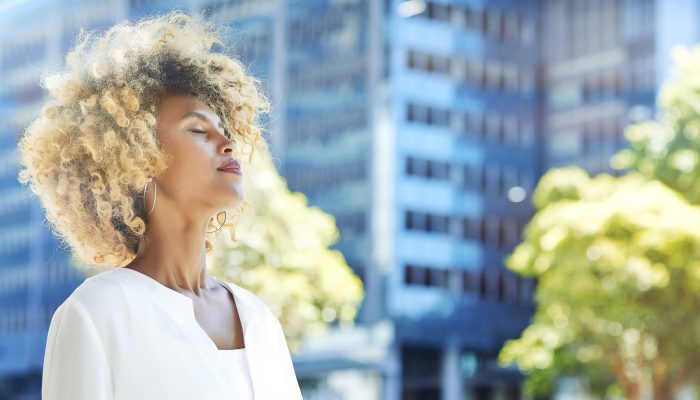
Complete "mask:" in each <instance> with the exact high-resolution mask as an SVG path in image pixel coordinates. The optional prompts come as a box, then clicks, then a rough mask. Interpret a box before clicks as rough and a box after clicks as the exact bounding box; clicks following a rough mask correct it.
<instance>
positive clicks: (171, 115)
mask: <svg viewBox="0 0 700 400" xmlns="http://www.w3.org/2000/svg"><path fill="white" fill-rule="evenodd" d="M156 113H157V115H158V119H161V120H167V121H170V122H176V121H179V120H181V119H183V118H184V117H192V116H194V117H197V116H198V115H199V116H203V117H204V118H205V119H208V120H209V121H211V122H212V123H214V124H219V123H220V119H219V117H218V116H217V115H216V113H215V112H214V111H213V110H212V109H211V108H210V107H209V106H208V105H206V103H204V102H203V101H201V100H200V99H199V98H197V97H196V96H192V95H187V94H171V95H167V96H165V97H163V98H162V99H161V100H160V102H159V103H158V106H157V107H156ZM193 119H194V118H193ZM200 119H202V118H201V117H200Z"/></svg>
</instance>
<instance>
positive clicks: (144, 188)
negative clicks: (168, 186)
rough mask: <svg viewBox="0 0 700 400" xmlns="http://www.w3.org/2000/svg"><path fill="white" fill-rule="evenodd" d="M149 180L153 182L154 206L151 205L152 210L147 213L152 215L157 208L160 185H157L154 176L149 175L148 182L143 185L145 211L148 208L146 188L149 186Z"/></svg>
mask: <svg viewBox="0 0 700 400" xmlns="http://www.w3.org/2000/svg"><path fill="white" fill-rule="evenodd" d="M148 182H153V206H152V207H151V211H150V212H149V213H147V214H146V215H151V213H152V212H153V210H154V209H155V208H156V196H157V195H158V186H157V185H156V181H154V180H153V178H152V177H148V179H146V184H145V185H143V207H144V211H145V208H146V188H147V187H148Z"/></svg>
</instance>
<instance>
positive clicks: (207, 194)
mask: <svg viewBox="0 0 700 400" xmlns="http://www.w3.org/2000/svg"><path fill="white" fill-rule="evenodd" d="M156 133H157V134H158V137H159V139H160V141H161V145H162V147H163V151H164V152H165V153H166V155H168V157H171V158H172V161H171V162H170V165H169V167H168V168H167V169H166V170H165V171H163V173H161V174H160V175H158V176H156V177H155V179H156V183H157V185H158V201H161V200H160V198H161V193H162V196H166V197H167V198H168V199H169V202H172V203H173V204H174V205H175V206H177V207H181V209H186V210H188V211H192V212H197V213H201V215H208V216H212V215H213V214H215V213H217V212H219V211H221V210H224V209H228V208H234V207H236V206H238V205H239V204H240V202H241V201H242V200H243V187H242V180H243V179H242V176H241V175H238V174H236V173H232V172H226V171H220V170H218V168H220V167H222V166H223V165H224V163H226V162H227V161H230V160H232V159H234V160H235V159H236V157H235V154H236V150H237V149H236V146H237V143H236V142H235V137H234V138H233V139H229V138H227V137H226V134H225V131H224V128H223V125H222V123H221V120H220V119H219V116H217V115H216V113H215V112H214V111H212V110H211V108H209V107H208V106H207V105H206V104H204V103H202V102H201V101H200V100H198V99H197V98H196V97H193V96H188V95H181V94H177V95H170V96H167V97H164V98H163V99H162V100H161V101H160V103H159V104H158V106H157V107H156ZM236 161H237V160H236ZM239 171H241V169H240V167H239ZM207 219H208V217H207Z"/></svg>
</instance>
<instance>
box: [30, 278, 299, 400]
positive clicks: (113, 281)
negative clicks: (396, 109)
mask: <svg viewBox="0 0 700 400" xmlns="http://www.w3.org/2000/svg"><path fill="white" fill-rule="evenodd" d="M214 279H216V278H214ZM217 280H218V281H219V282H221V283H223V284H224V286H225V287H227V288H228V289H229V290H230V291H231V293H233V296H234V300H235V302H236V307H237V309H238V314H239V317H240V320H241V326H242V328H243V337H244V341H245V352H244V354H245V355H246V357H245V361H246V362H245V363H242V362H239V363H238V364H237V365H239V366H240V365H244V366H247V368H248V373H249V376H250V383H251V385H250V387H251V389H252V394H253V395H254V396H253V397H251V398H254V399H255V400H272V399H275V400H279V399H285V400H287V399H289V400H300V399H302V396H301V390H300V389H299V384H298V382H297V379H296V374H295V372H294V367H293V364H292V359H291V355H290V353H289V348H288V347H287V342H286V340H285V337H284V332H283V331H282V327H281V326H280V323H279V320H278V319H277V318H276V317H275V316H274V314H272V312H271V311H270V309H269V308H268V307H267V305H266V304H265V303H264V302H263V301H262V300H261V299H260V298H258V297H257V296H256V295H255V294H253V293H252V292H250V291H248V290H246V289H244V288H242V287H240V286H238V285H236V284H234V283H232V282H228V281H223V280H219V279H217ZM222 352H225V351H224V350H219V349H218V348H217V346H216V344H215V343H214V342H213V341H212V340H211V338H210V337H209V335H207V333H206V332H205V331H204V330H203V329H202V328H201V326H200V325H199V323H198V322H197V320H196V319H195V315H194V308H193V304H192V300H191V299H190V298H189V297H187V296H185V295H183V294H181V293H178V292H176V291H174V290H172V289H170V288H168V287H166V286H164V285H162V284H161V283H160V282H158V281H156V280H155V279H153V278H151V277H149V276H148V275H145V274H143V273H141V272H138V271H135V270H132V269H128V268H115V269H112V270H107V271H105V272H100V273H98V274H97V275H94V276H92V277H89V278H87V279H86V280H85V281H84V282H83V283H81V284H80V286H78V287H77V288H76V289H75V290H74V291H73V293H71V295H70V296H68V298H67V299H66V300H65V301H64V302H63V303H62V304H61V305H60V306H59V307H58V308H57V309H56V312H55V313H54V315H53V317H52V318H51V323H50V325H49V331H48V337H47V340H46V352H45V354H44V369H43V376H42V388H41V393H42V399H43V400H66V399H72V400H88V399H90V400H122V399H123V400H126V399H129V400H140V399H149V400H150V399H169V400H191V399H198V400H200V399H201V400H208V399H211V400H222V399H238V398H241V397H240V396H241V395H244V393H245V389H243V392H242V385H241V383H240V380H235V379H231V368H230V365H231V359H230V358H228V357H226V356H228V355H233V356H234V357H236V355H235V354H236V353H235V352H234V353H232V354H224V353H222ZM239 361H241V360H239Z"/></svg>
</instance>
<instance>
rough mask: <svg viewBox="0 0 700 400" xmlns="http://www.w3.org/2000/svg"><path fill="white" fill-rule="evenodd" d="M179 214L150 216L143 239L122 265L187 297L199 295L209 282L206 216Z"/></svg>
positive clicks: (207, 286)
mask: <svg viewBox="0 0 700 400" xmlns="http://www.w3.org/2000/svg"><path fill="white" fill-rule="evenodd" d="M154 214H156V213H155V212H154ZM179 217H182V218H174V217H173V215H172V214H171V215H168V216H166V218H163V216H157V215H156V216H155V218H150V221H149V223H148V228H147V230H148V231H147V233H146V238H147V239H144V240H142V241H141V243H140V244H139V250H138V252H137V254H138V255H137V256H136V257H135V258H134V259H133V260H132V261H131V262H130V263H129V264H128V265H126V266H125V267H127V268H132V269H136V270H138V271H140V272H143V273H145V274H147V275H149V276H150V277H152V278H153V279H155V280H157V281H158V282H160V283H161V284H162V285H164V286H166V287H168V288H170V289H172V290H175V291H177V292H180V293H182V294H184V295H186V296H188V297H192V296H196V297H199V296H200V295H201V294H202V290H203V289H208V288H209V287H210V285H211V281H210V279H209V275H208V273H207V265H206V247H205V241H204V240H205V232H206V225H207V222H208V219H207V220H205V221H204V222H202V221H201V219H200V220H198V221H192V220H188V219H187V217H185V216H183V215H180V216H179Z"/></svg>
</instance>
